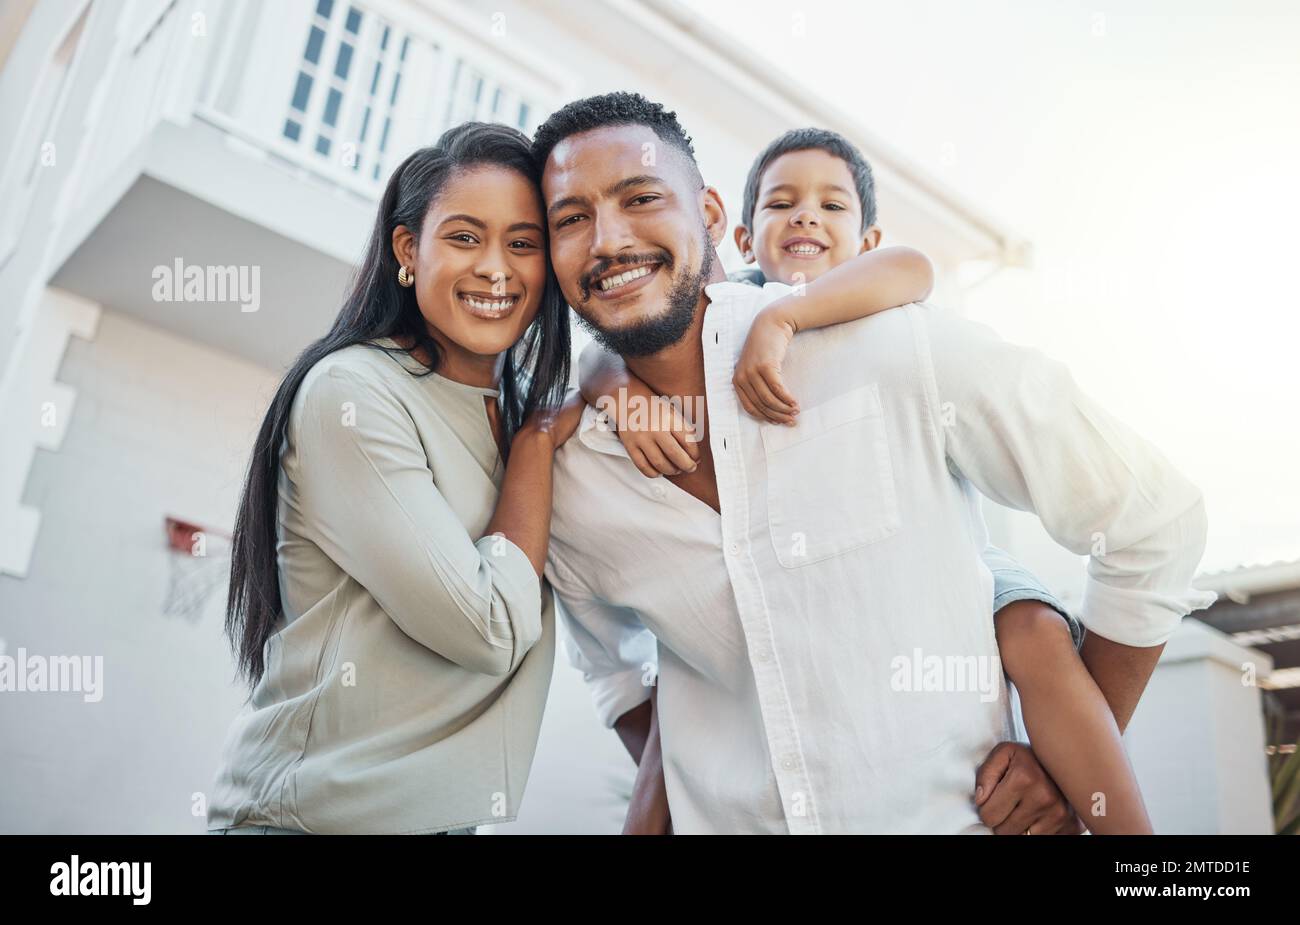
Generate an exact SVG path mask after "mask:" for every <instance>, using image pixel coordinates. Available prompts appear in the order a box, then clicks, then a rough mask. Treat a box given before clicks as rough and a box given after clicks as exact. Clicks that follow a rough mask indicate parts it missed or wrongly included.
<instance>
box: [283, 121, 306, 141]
mask: <svg viewBox="0 0 1300 925" xmlns="http://www.w3.org/2000/svg"><path fill="white" fill-rule="evenodd" d="M300 134H302V126H301V125H299V124H298V123H297V122H295V121H293V120H292V119H285V120H284V137H285V138H288V139H289V140H290V141H297V140H298V136H299V135H300Z"/></svg>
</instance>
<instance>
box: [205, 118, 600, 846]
mask: <svg viewBox="0 0 1300 925" xmlns="http://www.w3.org/2000/svg"><path fill="white" fill-rule="evenodd" d="M537 181H538V177H537V171H536V168H535V167H534V165H533V162H532V159H531V157H530V154H529V146H528V141H527V139H526V138H525V137H524V136H523V135H521V134H520V133H519V132H517V131H515V130H513V129H510V128H507V127H505V126H501V125H486V124H482V123H468V124H465V125H461V126H458V127H457V128H454V129H451V130H450V131H448V132H447V133H446V134H444V135H443V136H442V138H440V139H439V140H438V143H437V144H436V145H434V146H433V147H431V148H424V149H421V150H419V151H417V152H415V153H414V154H412V155H411V156H410V157H408V158H407V159H406V160H405V161H404V162H403V163H402V165H401V166H400V167H398V168H397V170H396V171H395V172H394V173H393V175H392V177H391V178H390V179H389V181H388V186H387V188H386V189H385V191H384V195H383V198H382V200H381V202H380V205H379V214H378V216H377V217H376V220H375V225H374V229H373V232H372V234H371V238H370V242H369V244H368V246H367V249H366V254H365V259H364V262H363V264H362V266H361V267H360V269H359V271H358V273H357V276H356V280H355V283H354V285H353V288H352V291H351V294H350V295H349V297H348V298H347V301H346V302H345V304H344V306H343V309H342V311H341V312H340V313H339V315H338V318H337V319H336V320H335V322H334V325H333V327H332V328H331V330H330V332H329V333H328V334H326V335H325V337H323V338H322V339H320V340H319V341H317V342H316V343H314V344H312V345H311V346H310V347H308V348H307V350H305V351H304V352H303V354H302V356H300V357H299V358H298V360H297V362H296V363H295V364H294V366H293V368H292V369H291V370H290V371H289V373H288V375H287V376H286V377H285V379H284V381H283V382H282V383H281V385H280V387H279V390H278V391H277V392H276V395H275V398H274V400H273V401H272V403H271V407H270V410H269V411H268V412H267V414H266V418H265V419H264V420H263V422H262V427H261V430H260V432H259V434H258V437H257V442H256V444H255V446H254V449H253V455H252V462H251V464H250V466H249V471H248V478H247V481H246V483H245V486H244V494H243V500H242V502H241V504H240V509H239V514H238V518H237V521H236V527H235V539H234V558H233V563H232V567H231V580H230V592H229V598H228V601H227V616H226V631H227V634H228V635H229V636H230V639H231V643H232V646H233V647H234V650H235V653H236V657H237V661H238V664H239V668H240V672H241V674H242V675H243V676H245V677H246V678H247V679H248V681H249V683H250V684H251V686H252V695H251V698H250V704H249V707H248V708H247V709H246V710H245V711H244V712H243V713H242V714H241V715H240V716H239V717H238V718H237V719H236V721H235V723H234V725H233V727H232V728H231V730H230V733H229V735H228V737H227V741H226V746H225V755H224V759H223V763H222V766H221V769H220V771H219V772H218V775H217V781H216V785H215V789H214V792H213V794H212V799H211V801H210V804H209V807H208V826H209V829H210V830H212V831H214V832H224V833H229V834H253V833H259V834H260V833H268V834H270V833H277V834H278V833H286V834H287V833H322V834H325V833H448V832H455V833H467V834H472V833H473V831H474V828H473V827H474V826H475V825H477V824H481V823H498V822H505V821H508V820H510V819H513V818H514V817H515V815H516V814H517V813H518V808H519V801H520V798H521V796H522V794H523V789H524V785H525V783H526V781H527V777H528V771H529V768H530V766H531V764H532V759H533V752H534V749H535V747H536V743H537V735H538V730H539V728H540V724H541V717H542V709H543V707H544V705H545V701H546V694H547V690H548V687H549V683H550V678H551V667H552V660H553V656H554V647H555V639H554V614H553V609H552V598H551V593H550V590H549V588H548V587H547V586H546V585H545V583H544V582H543V581H542V578H541V575H542V570H543V566H544V564H545V561H546V545H547V538H548V535H549V532H550V511H551V461H552V458H553V454H554V452H555V449H556V448H557V447H558V446H559V445H560V444H562V443H563V442H564V440H565V439H567V438H568V436H569V435H570V434H572V432H573V430H574V428H575V427H576V425H577V422H578V418H579V415H580V414H581V409H582V404H581V400H580V399H579V398H577V397H576V396H575V398H574V399H572V400H570V401H568V402H566V403H564V404H563V405H562V406H560V400H561V399H562V398H563V395H564V389H565V386H566V384H567V381H568V365H569V325H568V308H567V306H566V305H565V304H564V301H563V299H562V297H561V296H560V294H559V288H558V287H557V286H556V284H555V280H554V278H553V276H552V274H551V271H550V266H549V262H548V260H547V253H546V237H545V231H544V229H545V227H546V224H545V221H544V212H543V208H542V202H541V198H540V195H539V193H538V191H537V190H538V183H537ZM557 406H559V407H558V409H557Z"/></svg>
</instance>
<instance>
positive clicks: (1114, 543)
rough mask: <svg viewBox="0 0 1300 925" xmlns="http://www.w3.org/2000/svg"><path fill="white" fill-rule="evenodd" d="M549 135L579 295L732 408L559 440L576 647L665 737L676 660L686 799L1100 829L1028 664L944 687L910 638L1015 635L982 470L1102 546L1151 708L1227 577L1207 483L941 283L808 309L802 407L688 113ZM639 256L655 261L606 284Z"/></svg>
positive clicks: (741, 814) (670, 723) (695, 823)
mask: <svg viewBox="0 0 1300 925" xmlns="http://www.w3.org/2000/svg"><path fill="white" fill-rule="evenodd" d="M535 151H536V153H537V155H538V157H539V159H541V160H542V162H543V164H544V175H543V184H542V187H543V196H544V199H545V203H546V208H547V220H548V224H549V226H550V243H551V255H552V261H553V264H554V267H555V271H556V274H557V276H558V278H559V281H560V285H561V287H562V289H563V290H564V294H565V296H566V298H567V300H568V302H569V304H570V305H571V306H573V308H574V309H575V310H576V311H577V312H578V313H579V315H580V316H582V318H583V319H584V321H585V322H586V323H587V324H588V325H589V326H590V327H591V328H592V329H593V330H594V331H595V332H596V333H597V335H598V336H599V337H600V338H601V339H602V341H604V342H605V343H606V344H607V345H609V346H611V347H612V348H613V349H615V350H616V351H617V352H619V353H620V354H621V355H622V356H623V357H624V359H625V361H626V362H627V365H628V368H629V369H630V370H631V371H632V372H634V373H635V374H636V375H637V376H639V377H640V378H641V379H642V380H644V381H645V382H646V383H647V384H648V385H649V386H650V387H651V388H652V389H654V390H655V391H656V392H657V393H659V394H660V395H664V396H675V397H684V398H690V399H691V400H692V402H693V403H692V405H691V407H693V408H696V409H702V413H701V412H697V419H696V421H695V425H696V429H697V431H698V432H699V433H700V435H701V438H702V439H701V443H700V449H701V458H700V463H699V465H698V466H697V468H696V469H695V470H694V471H693V472H689V473H686V474H683V475H680V476H674V477H672V478H670V479H655V480H647V479H645V478H644V477H643V476H641V474H640V473H639V472H638V471H637V470H636V469H635V467H634V466H633V465H632V462H631V460H629V459H628V458H627V455H626V453H625V452H624V451H623V449H622V446H621V444H620V443H619V442H618V440H617V438H616V437H615V436H614V435H613V434H610V433H606V432H603V431H602V430H601V429H600V428H599V427H598V426H597V416H596V412H595V411H594V409H588V411H587V413H586V415H585V417H584V420H583V423H582V425H581V426H580V429H579V434H578V436H577V438H576V439H574V440H571V441H569V443H568V444H566V446H565V447H564V449H562V450H561V451H560V453H558V454H557V457H556V468H555V489H554V490H555V514H554V519H553V525H552V542H551V555H550V560H549V563H548V568H547V576H548V578H549V579H550V580H551V582H552V584H553V586H554V588H555V590H556V592H557V593H558V594H559V596H560V599H561V601H562V603H563V604H564V605H565V606H564V611H565V616H566V620H567V625H568V628H569V635H570V637H571V639H570V641H569V644H568V648H569V655H570V658H571V660H572V661H573V662H574V664H575V665H577V666H578V667H579V668H581V669H582V671H583V672H584V675H585V677H586V679H587V681H588V682H589V684H590V685H591V688H592V693H593V697H594V699H595V702H596V706H597V710H598V712H599V714H600V715H601V717H602V719H603V720H604V721H605V722H606V724H607V725H613V726H614V727H615V728H617V729H618V730H619V732H620V735H621V736H622V737H623V739H624V742H625V743H626V744H627V745H628V748H629V751H630V752H631V753H632V754H633V757H634V758H639V757H641V752H642V748H643V747H644V744H645V741H646V738H647V735H648V732H649V730H650V728H651V725H650V724H651V720H652V716H651V709H652V708H651V706H650V697H651V689H650V687H649V684H651V683H653V679H654V677H655V675H656V673H657V676H658V678H659V684H658V687H657V693H656V699H655V703H656V704H657V706H656V707H655V708H654V709H655V710H656V711H657V712H656V713H655V716H654V717H653V718H654V720H655V721H656V722H657V723H658V727H659V732H660V738H661V742H662V756H661V760H662V769H663V782H664V786H665V788H666V792H667V798H668V802H669V804H670V805H671V811H672V822H673V828H674V830H675V831H677V832H683V833H687V832H700V833H705V832H791V833H820V832H947V833H955V832H966V831H969V832H976V831H987V829H988V828H992V829H993V830H994V831H997V832H1017V833H1019V832H1025V831H1029V832H1037V833H1047V832H1057V831H1078V823H1077V820H1075V819H1074V817H1073V814H1072V813H1071V812H1070V811H1069V809H1068V807H1066V806H1065V804H1064V802H1063V801H1062V800H1061V798H1060V795H1059V793H1057V792H1056V791H1055V788H1054V787H1053V786H1052V785H1051V783H1050V781H1049V780H1048V779H1047V778H1046V775H1045V774H1044V773H1043V772H1042V769H1041V768H1039V767H1038V766H1037V763H1036V762H1035V761H1034V760H1033V758H1032V753H1031V752H1029V750H1027V749H1024V748H1018V747H1016V746H1012V745H1009V744H1007V743H1005V742H1004V743H1003V744H1002V745H998V743H999V742H1000V741H1002V740H1004V739H1006V738H1007V737H1008V735H1009V733H1010V714H1009V708H1008V696H1007V691H1006V688H1005V685H1004V683H1003V679H1002V677H1001V674H1000V673H997V675H996V678H995V683H994V687H993V690H992V692H991V696H990V695H988V694H987V693H986V692H984V691H982V690H979V689H972V688H971V687H970V686H965V685H961V684H952V685H949V687H948V688H945V692H944V693H936V692H934V691H932V690H923V689H917V688H916V687H915V686H912V687H910V688H909V687H908V686H906V685H905V686H904V688H903V689H900V687H899V685H898V683H897V672H896V671H895V670H894V669H893V668H892V667H891V666H892V665H894V664H896V661H897V659H898V658H899V657H903V658H906V657H910V656H912V655H913V654H914V653H916V654H918V655H920V656H922V657H931V656H938V657H941V658H944V659H954V660H956V661H958V662H960V663H962V664H982V665H989V664H994V665H996V663H997V662H996V659H997V648H996V643H995V640H994V633H993V622H992V621H993V607H992V601H993V586H992V579H991V575H990V572H989V570H988V568H987V567H986V566H985V565H984V564H983V563H982V562H981V559H980V554H981V552H982V551H983V550H984V549H985V546H986V544H987V533H986V531H985V529H984V524H983V521H982V519H981V516H980V512H979V498H978V492H977V489H978V491H982V492H983V493H984V494H986V495H988V496H990V497H992V498H994V499H995V500H998V501H1000V502H1002V503H1005V504H1009V505H1012V506H1015V507H1019V508H1022V509H1026V510H1034V511H1036V512H1037V513H1038V514H1039V516H1040V517H1041V518H1042V520H1043V522H1044V525H1045V526H1046V527H1047V529H1048V531H1049V532H1050V533H1051V534H1052V536H1053V537H1054V538H1055V539H1057V541H1058V542H1061V543H1062V544H1063V545H1066V546H1067V547H1069V548H1071V549H1072V550H1074V551H1076V552H1078V553H1081V554H1082V553H1084V552H1089V551H1091V552H1093V555H1092V558H1091V560H1090V563H1089V578H1088V586H1087V592H1086V594H1085V599H1084V604H1083V613H1082V621H1083V623H1084V624H1085V626H1087V628H1088V629H1089V630H1090V632H1089V633H1088V637H1087V640H1086V641H1085V643H1084V650H1083V655H1084V660H1085V662H1086V664H1087V665H1088V667H1089V669H1090V671H1091V673H1092V675H1093V677H1094V678H1095V679H1096V681H1097V683H1098V685H1099V686H1100V688H1101V689H1102V691H1103V692H1104V693H1105V695H1106V697H1107V700H1108V702H1109V703H1110V704H1111V706H1112V708H1113V710H1114V713H1115V716H1116V720H1117V722H1118V724H1119V726H1120V728H1121V729H1122V728H1123V727H1124V725H1125V724H1126V723H1127V721H1128V718H1129V716H1131V714H1132V711H1133V708H1134V707H1135V706H1136V703H1137V700H1138V697H1139V696H1140V695H1141V692H1142V690H1143V688H1144V687H1145V685H1146V682H1147V680H1148V678H1149V676H1150V674H1151V671H1152V670H1153V668H1154V665H1155V662H1156V660H1157V658H1158V657H1159V653H1160V649H1161V648H1162V646H1163V643H1164V641H1165V640H1166V639H1167V638H1168V636H1169V635H1170V634H1171V633H1172V631H1173V629H1174V627H1175V626H1176V624H1177V621H1178V620H1179V619H1180V618H1181V616H1182V615H1183V614H1185V613H1186V612H1188V610H1190V609H1193V608H1194V607H1195V606H1203V605H1204V603H1205V602H1204V600H1203V597H1201V596H1198V595H1197V594H1195V593H1194V592H1192V591H1190V589H1189V588H1188V581H1189V580H1190V577H1191V575H1192V573H1193V571H1194V569H1195V566H1196V563H1197V561H1199V557H1200V553H1201V550H1202V547H1203V543H1204V534H1205V518H1204V509H1203V506H1202V503H1201V499H1200V495H1199V492H1197V490H1196V489H1195V488H1194V487H1193V486H1191V485H1190V484H1188V483H1187V482H1185V481H1184V480H1183V479H1181V477H1179V476H1178V475H1177V473H1175V472H1174V471H1173V470H1172V469H1171V468H1170V467H1169V466H1168V465H1167V463H1165V462H1164V460H1163V459H1161V458H1160V457H1159V456H1158V454H1156V453H1155V452H1154V451H1152V450H1150V449H1149V448H1147V447H1146V446H1145V445H1144V444H1142V443H1141V441H1139V440H1137V438H1136V437H1134V436H1133V435H1132V434H1130V433H1129V432H1128V431H1127V430H1125V429H1124V428H1123V427H1122V425H1119V424H1117V423H1116V422H1114V421H1113V420H1111V419H1110V418H1109V417H1108V416H1106V415H1105V414H1104V412H1101V411H1100V409H1097V408H1096V406H1095V405H1092V404H1091V403H1090V402H1088V401H1087V399H1086V398H1085V397H1084V396H1082V395H1080V394H1079V393H1078V392H1077V390H1076V389H1075V388H1074V385H1073V383H1072V382H1071V380H1070V379H1069V376H1068V374H1067V373H1066V371H1065V370H1064V369H1063V368H1061V367H1060V366H1059V365H1057V364H1053V363H1051V362H1050V361H1048V360H1046V359H1045V358H1043V357H1042V356H1040V355H1039V354H1037V353H1035V352H1033V351H1027V350H1022V349H1019V348H1015V347H1011V346H1009V345H1007V344H1005V343H1002V342H1001V341H999V340H997V339H996V338H995V337H993V336H992V335H991V333H990V332H988V331H987V330H986V329H984V328H981V327H979V326H977V325H972V324H969V323H967V322H963V321H961V320H959V319H956V318H951V317H948V316H946V315H944V314H943V313H940V312H936V311H935V310H933V309H930V308H927V307H925V306H917V305H914V306H908V307H905V308H903V309H898V310H894V311H889V312H885V313H884V314H882V315H879V316H876V317H874V318H871V319H865V320H863V321H859V322H851V323H849V324H844V325H840V326H838V327H835V328H828V329H824V330H821V331H817V332H809V333H807V334H805V335H801V336H800V337H798V338H796V339H795V341H794V343H793V344H792V345H791V348H790V353H789V356H788V364H787V367H786V369H785V371H784V374H785V376H786V378H787V383H788V385H789V386H790V388H791V390H792V392H793V393H794V394H796V395H799V396H800V398H801V401H802V402H803V407H804V408H805V410H804V412H803V414H802V415H801V421H800V425H799V427H798V428H793V429H791V428H781V427H778V426H774V425H766V424H760V423H758V422H757V421H755V420H753V419H752V418H750V417H748V416H747V415H745V414H744V413H743V412H742V411H741V410H740V407H739V404H738V402H737V399H736V396H735V393H734V390H733V388H732V372H733V366H734V363H735V361H736V357H737V353H738V351H739V349H740V345H741V344H742V342H743V340H744V335H745V333H746V331H747V325H748V322H749V321H750V319H752V317H753V314H754V313H755V312H756V311H757V310H758V309H759V308H761V307H762V305H763V304H765V300H769V299H770V298H771V295H770V294H769V295H766V296H765V294H764V290H759V289H757V288H756V287H752V286H748V285H745V284H741V283H733V282H728V281H726V279H725V275H724V274H723V272H722V269H721V266H720V262H719V260H718V256H717V254H716V247H717V245H718V243H719V242H720V241H721V240H722V239H723V235H724V234H725V233H726V231H727V217H726V212H725V209H724V208H723V205H722V202H721V200H720V198H719V196H718V194H717V192H716V190H714V189H712V188H711V187H708V186H706V185H705V184H704V182H703V180H702V178H701V176H700V174H699V171H698V168H697V166H696V164H695V161H694V152H693V149H692V148H691V145H690V140H689V138H688V137H687V136H686V135H685V134H684V132H682V130H681V127H680V126H679V125H678V124H677V121H676V118H675V116H674V115H673V114H672V113H668V112H665V111H664V110H663V108H662V107H661V106H658V105H656V104H652V103H649V102H648V101H646V100H644V99H643V98H641V97H639V96H636V95H632V94H610V95H607V96H603V97H593V98H591V99H588V100H581V101H578V102H576V103H573V104H570V105H569V106H566V107H564V109H561V110H560V111H559V112H557V113H556V114H555V115H553V116H552V117H551V118H550V119H549V120H548V121H547V123H546V124H545V125H543V126H542V127H541V128H540V129H539V130H538V134H537V139H536V143H535ZM629 270H648V271H649V272H648V273H644V274H641V275H637V274H632V275H631V276H629V277H626V278H625V279H626V280H630V281H627V282H624V284H623V285H619V286H616V287H614V288H606V287H607V285H608V284H606V286H602V285H601V281H602V280H608V279H609V278H611V277H613V276H615V275H619V274H623V273H626V272H627V271H629ZM632 276H635V277H636V278H635V279H633V278H632ZM1014 606H1016V607H1018V608H1024V607H1031V608H1032V607H1036V606H1038V605H1034V604H1032V603H1023V602H1022V603H1020V604H1017V605H1014ZM1007 609H1010V608H1007ZM1034 613H1035V614H1036V615H1038V616H1035V617H1033V618H1035V619H1037V618H1041V619H1048V620H1055V621H1059V619H1060V618H1059V617H1058V616H1056V615H1055V614H1054V612H1052V611H1051V610H1050V609H1048V608H1045V607H1041V606H1038V609H1037V610H1036V611H1034ZM1005 614H1006V610H1003V611H1002V612H1001V614H1000V615H999V619H1004V618H1005ZM990 749H992V752H990ZM656 760H659V757H658V756H656ZM981 762H982V763H981ZM977 772H978V780H977V779H976V778H977ZM640 780H641V778H640V777H639V781H640ZM972 791H977V792H978V796H977V795H976V794H973V793H972Z"/></svg>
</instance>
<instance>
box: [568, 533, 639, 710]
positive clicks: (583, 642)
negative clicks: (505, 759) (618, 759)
mask: <svg viewBox="0 0 1300 925" xmlns="http://www.w3.org/2000/svg"><path fill="white" fill-rule="evenodd" d="M546 577H547V580H549V581H550V583H551V588H552V589H553V590H554V591H555V597H556V602H557V604H558V609H559V611H560V614H561V621H562V622H563V625H564V627H565V630H566V632H565V633H563V634H562V639H563V646H564V651H565V654H566V655H567V656H568V659H569V663H570V664H571V665H573V667H574V668H577V669H578V670H579V671H581V672H582V677H583V680H584V681H586V682H587V686H588V689H589V690H590V691H591V699H592V701H593V703H594V704H595V706H596V715H597V716H599V717H600V721H601V722H602V723H603V724H604V725H605V726H606V727H608V728H613V726H614V723H615V722H616V721H617V720H618V718H619V717H620V716H622V715H623V714H624V713H626V712H627V711H628V710H631V709H632V708H633V707H636V706H638V705H640V704H642V703H644V702H645V701H646V700H649V699H650V687H651V686H652V685H653V684H654V681H655V678H656V676H657V675H658V673H659V653H658V642H657V641H656V639H655V636H654V634H653V633H651V632H650V630H648V629H646V627H645V625H644V624H643V623H642V622H641V618H640V617H639V616H638V615H637V613H636V611H635V610H632V609H630V608H627V607H619V606H616V605H614V604H609V603H606V602H605V601H603V600H601V599H600V598H598V597H596V596H595V595H594V594H592V593H591V592H590V591H589V590H588V589H587V587H586V585H585V584H584V583H583V581H582V580H581V578H580V577H579V576H578V575H577V574H576V573H575V571H574V570H573V569H571V568H569V567H568V566H567V565H565V564H564V563H563V562H562V561H560V558H559V556H557V555H556V553H555V550H554V548H552V552H551V555H550V557H549V558H548V559H547V563H546Z"/></svg>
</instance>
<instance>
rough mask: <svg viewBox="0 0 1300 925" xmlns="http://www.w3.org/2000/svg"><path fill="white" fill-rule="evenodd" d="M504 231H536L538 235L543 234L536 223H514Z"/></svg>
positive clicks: (540, 227)
mask: <svg viewBox="0 0 1300 925" xmlns="http://www.w3.org/2000/svg"><path fill="white" fill-rule="evenodd" d="M506 231H536V232H537V233H538V234H545V233H546V232H545V231H544V230H543V228H542V226H541V225H539V224H537V223H536V222H515V223H514V224H513V225H511V226H510V227H509V228H507V229H506Z"/></svg>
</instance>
